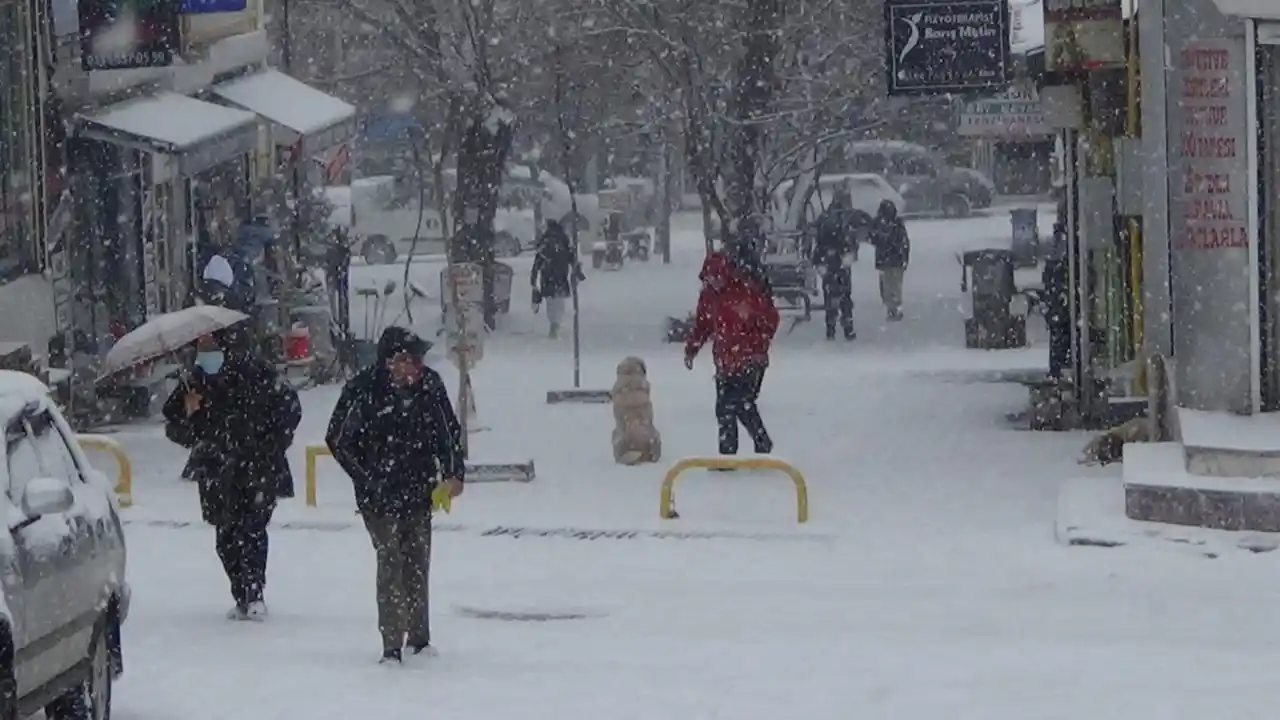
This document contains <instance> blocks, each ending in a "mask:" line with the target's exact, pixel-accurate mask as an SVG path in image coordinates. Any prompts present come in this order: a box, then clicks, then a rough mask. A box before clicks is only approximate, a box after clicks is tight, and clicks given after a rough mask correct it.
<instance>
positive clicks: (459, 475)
mask: <svg viewBox="0 0 1280 720" xmlns="http://www.w3.org/2000/svg"><path fill="white" fill-rule="evenodd" d="M430 347H431V345H430V343H428V342H427V341H425V340H423V339H422V338H420V337H418V336H417V335H415V334H414V333H412V332H410V331H408V330H406V329H404V328H400V327H389V328H387V329H386V330H385V331H383V333H382V337H381V338H379V340H378V360H377V362H375V363H374V364H373V365H372V366H370V367H368V368H366V369H364V370H362V371H360V372H359V373H358V374H357V375H356V376H355V377H353V378H351V380H350V381H348V382H347V384H346V387H344V388H343V389H342V396H341V397H339V398H338V404H337V406H336V407H335V408H334V409H333V416H332V417H331V418H330V420H329V430H328V433H326V435H325V442H326V443H327V444H328V446H329V450H330V451H331V452H332V453H333V457H334V459H335V460H337V461H338V464H339V465H341V466H342V469H343V470H345V471H346V473H347V475H349V476H350V477H351V483H352V485H353V487H354V490H355V497H356V509H357V510H359V511H360V515H361V517H363V518H364V524H365V529H366V530H368V532H369V538H370V539H371V540H372V541H373V549H374V552H375V554H376V556H377V565H378V567H377V585H378V587H377V599H378V630H379V632H380V633H381V635H382V658H383V661H384V662H386V661H393V662H399V661H400V660H401V657H402V652H403V649H404V647H405V646H406V644H407V645H408V646H409V647H410V648H411V649H412V650H413V651H414V653H415V654H417V653H421V652H424V651H426V650H428V649H429V647H430V645H431V627H430V619H429V614H428V587H427V584H428V578H429V576H430V567H431V566H430V563H431V510H432V493H433V492H434V491H435V490H436V487H437V485H438V484H443V485H444V486H445V487H447V488H448V492H449V495H450V496H451V497H457V496H458V495H460V494H461V493H462V487H463V485H462V483H463V480H464V475H465V473H466V464H465V459H464V449H463V448H464V446H463V439H462V427H461V425H460V424H459V423H458V417H457V416H456V415H455V414H454V412H453V405H452V403H451V402H450V400H449V393H448V391H446V390H445V386H444V381H443V380H441V379H440V375H439V374H438V373H437V372H436V371H435V370H432V369H431V368H430V367H427V365H426V364H425V362H424V359H423V356H424V355H425V354H426V352H427V350H428V349H429V348H430Z"/></svg>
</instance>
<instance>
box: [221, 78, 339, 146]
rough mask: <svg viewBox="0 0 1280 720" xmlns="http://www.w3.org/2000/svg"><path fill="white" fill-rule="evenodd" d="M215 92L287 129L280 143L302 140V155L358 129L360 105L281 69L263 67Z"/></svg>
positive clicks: (278, 140) (293, 142)
mask: <svg viewBox="0 0 1280 720" xmlns="http://www.w3.org/2000/svg"><path fill="white" fill-rule="evenodd" d="M213 94H214V95H217V96H218V97H219V98H222V99H223V100H226V101H227V102H229V103H231V104H232V105H236V106H238V107H242V108H244V109H246V110H250V111H252V112H255V113H257V114H259V115H261V116H262V117H264V118H266V119H267V120H269V121H271V122H272V123H273V124H274V125H275V126H277V127H276V128H273V130H274V129H279V130H281V131H283V135H282V136H280V135H277V137H276V142H277V144H280V145H290V146H292V145H295V144H297V143H299V142H301V144H302V147H301V148H300V150H301V156H302V157H311V156H314V155H319V154H321V153H323V152H325V151H326V150H329V149H331V148H333V147H334V146H336V145H340V144H342V143H344V142H347V141H348V140H350V139H351V138H352V137H354V136H355V133H356V109H355V108H354V107H353V106H351V105H349V104H347V103H345V102H343V101H341V100H339V99H338V98H336V97H333V96H332V95H328V94H326V93H323V92H321V91H319V90H317V89H315V88H313V87H311V86H310V85H308V84H306V83H304V82H302V81H301V80H295V79H294V78H291V77H289V76H288V75H285V74H284V73H282V72H280V71H278V70H263V71H261V72H256V73H253V74H252V75H246V76H244V77H240V78H236V79H235V80H228V81H227V82H224V83H219V84H218V85H215V86H213Z"/></svg>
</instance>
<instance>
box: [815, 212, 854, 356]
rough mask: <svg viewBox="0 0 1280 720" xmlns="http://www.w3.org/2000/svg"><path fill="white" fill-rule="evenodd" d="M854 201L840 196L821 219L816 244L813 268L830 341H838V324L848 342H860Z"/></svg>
mask: <svg viewBox="0 0 1280 720" xmlns="http://www.w3.org/2000/svg"><path fill="white" fill-rule="evenodd" d="M850 204H851V201H850V200H849V199H848V197H847V196H845V195H844V194H843V193H839V194H837V195H836V196H835V198H834V199H832V201H831V206H830V207H828V208H827V209H826V210H825V211H823V213H822V215H821V216H819V217H818V222H817V226H818V227H817V237H816V238H815V241H814V244H813V257H812V258H810V259H811V260H812V262H813V265H814V267H816V268H818V272H819V273H821V274H822V304H823V307H824V308H825V309H826V321H827V339H828V340H834V339H835V337H836V324H837V322H838V323H839V325H840V327H841V329H842V330H843V331H844V337H845V339H846V340H853V339H855V338H857V334H856V333H855V332H854V329H853V269H852V268H853V263H854V262H855V261H856V260H857V258H858V241H857V237H856V235H855V228H854V226H853V219H852V218H853V216H852V211H851V210H850V209H849V206H850Z"/></svg>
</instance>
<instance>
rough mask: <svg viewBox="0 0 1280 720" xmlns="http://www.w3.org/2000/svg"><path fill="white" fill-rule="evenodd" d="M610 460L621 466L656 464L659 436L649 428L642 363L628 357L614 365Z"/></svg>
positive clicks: (645, 374)
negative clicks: (611, 455) (615, 369)
mask: <svg viewBox="0 0 1280 720" xmlns="http://www.w3.org/2000/svg"><path fill="white" fill-rule="evenodd" d="M611 397H612V399H613V423H614V425H613V459H614V461H615V462H617V463H619V464H621V465H636V464H638V463H651V462H658V461H659V460H661V459H662V436H661V435H659V434H658V429H657V428H655V427H654V426H653V402H652V401H651V400H650V398H649V379H648V369H647V368H646V367H645V364H644V360H641V359H640V358H638V357H629V358H626V359H624V360H623V361H622V362H620V363H618V379H617V380H616V381H615V382H614V383H613V391H612V393H611Z"/></svg>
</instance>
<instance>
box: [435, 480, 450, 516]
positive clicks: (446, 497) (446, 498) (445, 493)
mask: <svg viewBox="0 0 1280 720" xmlns="http://www.w3.org/2000/svg"><path fill="white" fill-rule="evenodd" d="M431 507H432V508H434V509H436V510H443V511H444V513H445V514H446V515H447V514H449V513H450V512H452V510H453V496H452V495H450V494H449V487H448V486H447V485H445V484H443V483H441V484H440V485H437V486H436V489H435V490H432V491H431Z"/></svg>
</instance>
